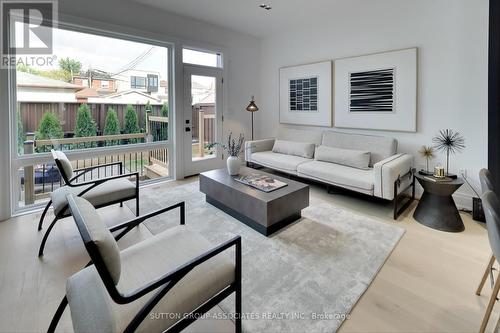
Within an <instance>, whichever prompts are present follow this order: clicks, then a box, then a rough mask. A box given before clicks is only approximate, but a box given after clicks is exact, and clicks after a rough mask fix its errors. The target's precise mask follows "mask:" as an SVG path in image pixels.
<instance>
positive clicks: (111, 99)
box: [87, 89, 164, 105]
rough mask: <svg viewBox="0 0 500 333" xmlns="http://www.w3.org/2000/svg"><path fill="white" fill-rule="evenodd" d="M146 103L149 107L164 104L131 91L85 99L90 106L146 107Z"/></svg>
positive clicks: (148, 96)
mask: <svg viewBox="0 0 500 333" xmlns="http://www.w3.org/2000/svg"><path fill="white" fill-rule="evenodd" d="M148 102H149V104H150V105H162V104H163V103H164V101H163V100H162V99H159V98H155V97H153V96H151V95H148V94H146V93H144V92H141V91H137V90H131V89H129V90H127V91H119V92H117V93H114V94H111V95H106V96H89V97H88V99H87V103H92V104H132V105H146V104H147V103H148Z"/></svg>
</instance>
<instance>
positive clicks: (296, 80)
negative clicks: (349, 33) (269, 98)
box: [279, 61, 333, 127]
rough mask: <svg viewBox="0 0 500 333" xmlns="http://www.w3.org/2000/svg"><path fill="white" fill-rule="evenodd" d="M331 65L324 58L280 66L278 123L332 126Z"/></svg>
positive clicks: (330, 62)
mask: <svg viewBox="0 0 500 333" xmlns="http://www.w3.org/2000/svg"><path fill="white" fill-rule="evenodd" d="M332 67H333V66H332V61H324V62H318V63H313V64H307V65H300V66H293V67H283V68H280V71H279V72H280V108H279V109H280V110H279V112H280V114H279V119H280V123H281V124H295V125H306V126H323V127H331V126H332V122H333V116H332ZM294 96H295V98H294Z"/></svg>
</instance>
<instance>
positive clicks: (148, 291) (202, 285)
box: [48, 194, 241, 333]
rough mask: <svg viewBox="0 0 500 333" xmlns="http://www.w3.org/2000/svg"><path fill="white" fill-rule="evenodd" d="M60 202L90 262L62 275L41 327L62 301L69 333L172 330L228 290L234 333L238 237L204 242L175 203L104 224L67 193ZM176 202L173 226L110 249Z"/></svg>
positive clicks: (237, 304) (237, 300) (81, 200)
mask: <svg viewBox="0 0 500 333" xmlns="http://www.w3.org/2000/svg"><path fill="white" fill-rule="evenodd" d="M67 201H68V203H69V209H70V211H71V213H72V215H73V218H74V220H75V222H76V225H77V227H78V230H79V232H80V235H81V237H82V240H83V242H84V244H85V248H86V250H87V252H88V253H89V255H90V258H91V264H89V265H88V266H87V267H85V268H84V269H83V270H81V271H79V272H78V273H76V274H74V275H73V276H71V277H70V278H69V279H68V280H67V284H66V296H65V297H64V298H63V300H62V302H61V304H60V305H59V307H58V309H57V311H56V314H55V315H54V318H53V319H52V322H51V324H50V327H49V330H48V331H49V332H53V331H54V330H55V329H56V327H57V323H58V321H59V319H60V318H61V316H62V314H63V312H64V309H65V307H66V305H68V304H69V307H70V310H71V319H72V322H73V328H74V331H75V332H77V333H78V332H136V331H137V332H164V331H165V332H179V331H181V330H183V329H184V328H185V327H187V326H188V325H189V324H190V323H192V322H193V321H195V320H196V319H197V318H199V317H200V315H201V314H203V313H206V312H207V311H208V310H210V309H211V308H212V307H214V306H215V305H216V304H218V303H219V302H220V301H222V300H223V299H225V298H226V297H228V296H230V295H231V294H232V293H233V292H234V293H235V328H236V331H237V332H241V239H240V237H239V236H235V237H234V238H232V239H230V240H228V241H226V242H224V243H222V244H219V245H216V246H214V245H212V244H211V243H210V242H208V241H207V240H206V239H205V238H203V237H202V236H200V235H199V234H198V233H197V232H195V231H192V230H189V229H188V226H186V225H185V212H184V210H185V206H184V203H183V202H182V203H179V204H177V205H174V206H172V207H167V208H164V209H161V210H159V211H156V212H153V213H150V214H147V215H144V216H140V217H138V218H136V219H133V220H131V221H129V222H125V223H123V224H120V225H118V226H116V227H114V228H112V230H110V229H108V228H107V227H106V226H105V224H104V223H103V221H102V220H101V219H100V217H99V215H98V214H97V212H96V209H95V208H94V207H93V206H92V204H90V203H89V202H88V201H87V200H85V199H84V198H81V197H77V196H75V195H72V194H70V195H68V199H67ZM176 207H178V208H180V221H181V222H180V225H178V226H175V227H173V228H171V229H169V230H167V231H164V232H162V233H160V234H158V235H155V236H153V237H151V238H148V239H146V240H144V241H142V242H140V243H137V244H135V245H132V246H130V247H128V248H127V249H125V250H122V251H120V250H119V249H118V246H117V243H116V241H117V240H118V239H120V238H121V237H122V236H123V235H125V234H126V233H127V232H128V231H130V230H131V229H133V228H134V227H136V226H137V225H139V224H140V223H142V222H143V221H145V220H147V219H148V218H150V217H153V216H156V215H158V214H161V213H163V212H165V211H168V210H171V209H173V208H176ZM112 232H117V233H118V234H117V236H116V237H113V235H112ZM233 250H234V251H233ZM229 252H231V254H232V255H230V253H229ZM232 256H234V257H232Z"/></svg>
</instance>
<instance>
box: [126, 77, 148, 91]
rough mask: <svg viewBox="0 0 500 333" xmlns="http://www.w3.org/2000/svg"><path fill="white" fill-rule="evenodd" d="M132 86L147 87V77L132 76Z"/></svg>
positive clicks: (134, 87)
mask: <svg viewBox="0 0 500 333" xmlns="http://www.w3.org/2000/svg"><path fill="white" fill-rule="evenodd" d="M130 88H132V89H146V78H145V77H142V76H132V77H131V78H130Z"/></svg>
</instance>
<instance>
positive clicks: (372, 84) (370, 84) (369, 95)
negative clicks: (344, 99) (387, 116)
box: [349, 68, 394, 112]
mask: <svg viewBox="0 0 500 333" xmlns="http://www.w3.org/2000/svg"><path fill="white" fill-rule="evenodd" d="M349 81H350V82H349V83H350V94H349V111H350V112H393V111H394V68H389V69H380V70H373V71H365V72H357V73H350V75H349Z"/></svg>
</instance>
